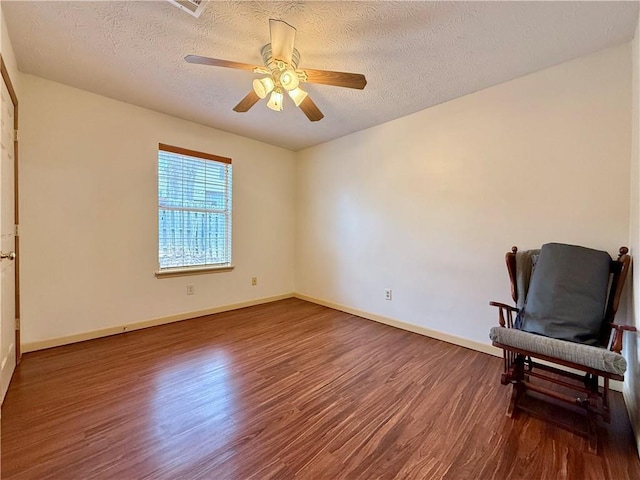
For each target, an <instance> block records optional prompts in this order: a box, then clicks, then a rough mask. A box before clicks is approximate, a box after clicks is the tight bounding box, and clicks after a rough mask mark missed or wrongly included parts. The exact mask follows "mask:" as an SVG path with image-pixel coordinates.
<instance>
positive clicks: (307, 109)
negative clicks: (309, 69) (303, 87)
mask: <svg viewBox="0 0 640 480" xmlns="http://www.w3.org/2000/svg"><path fill="white" fill-rule="evenodd" d="M300 110H302V111H303V112H304V114H305V115H306V116H307V118H308V119H309V120H311V121H312V122H317V121H318V120H322V119H323V118H324V114H323V113H322V112H321V111H320V109H319V108H318V106H317V105H316V104H315V103H314V102H313V100H311V97H309V96H308V95H307V96H306V98H305V99H304V100H303V101H302V103H300Z"/></svg>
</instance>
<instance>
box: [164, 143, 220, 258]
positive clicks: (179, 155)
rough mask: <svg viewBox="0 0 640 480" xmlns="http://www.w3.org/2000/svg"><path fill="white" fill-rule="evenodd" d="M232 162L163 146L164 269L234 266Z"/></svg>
mask: <svg viewBox="0 0 640 480" xmlns="http://www.w3.org/2000/svg"><path fill="white" fill-rule="evenodd" d="M231 184H232V170H231V160H230V159H228V158H224V157H217V156H215V155H210V154H205V153H201V152H195V151H192V150H186V149H182V148H179V147H172V146H170V145H163V144H160V146H159V150H158V260H159V263H160V270H163V269H171V268H184V267H202V266H230V265H231V218H232V215H231V190H232V188H231Z"/></svg>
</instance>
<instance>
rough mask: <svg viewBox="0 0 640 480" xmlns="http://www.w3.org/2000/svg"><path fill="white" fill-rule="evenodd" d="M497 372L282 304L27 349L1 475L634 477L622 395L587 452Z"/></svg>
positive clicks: (8, 410)
mask: <svg viewBox="0 0 640 480" xmlns="http://www.w3.org/2000/svg"><path fill="white" fill-rule="evenodd" d="M501 362H502V360H501V359H499V358H495V357H491V356H489V355H485V354H482V353H478V352H474V351H472V350H467V349H465V348H461V347H457V346H454V345H450V344H447V343H443V342H439V341H437V340H432V339H429V338H426V337H422V336H420V335H417V334H413V333H409V332H405V331H402V330H397V329H394V328H391V327H387V326H385V325H381V324H377V323H375V322H371V321H368V320H364V319H362V318H359V317H354V316H352V315H349V314H346V313H342V312H338V311H335V310H331V309H328V308H325V307H321V306H318V305H314V304H311V303H307V302H304V301H301V300H297V299H289V300H283V301H280V302H275V303H272V304H267V305H261V306H257V307H251V308H246V309H242V310H236V311H233V312H227V313H222V314H218V315H213V316H209V317H202V318H199V319H195V320H189V321H185V322H179V323H174V324H170V325H165V326H162V327H155V328H151V329H147V330H141V331H136V332H131V333H127V334H123V335H117V336H113V337H109V338H104V339H98V340H92V341H88V342H83V343H78V344H75V345H70V346H65V347H59V348H55V349H50V350H44V351H40V352H35V353H30V354H27V355H25V356H24V357H23V361H22V364H21V365H20V367H19V368H18V369H17V371H16V373H15V375H14V378H13V381H12V384H11V387H10V389H9V392H8V395H7V398H6V400H5V403H4V406H3V408H2V478H3V479H63V480H71V479H83V480H84V479H89V478H98V479H117V480H127V479H154V480H156V479H259V480H262V479H268V478H277V479H289V478H305V479H307V478H308V479H338V478H349V479H351V478H354V479H355V478H376V479H377V478H405V479H439V478H444V479H485V478H486V479H490V478H495V479H506V478H510V479H516V478H518V479H520V478H544V479H552V478H553V479H555V478H579V479H583V478H594V479H596V478H597V479H605V478H610V479H616V480H621V479H625V478H628V479H638V478H640V461H639V460H638V457H637V453H636V450H635V445H634V443H633V437H632V432H631V427H630V425H629V420H628V418H627V414H626V410H625V408H624V404H623V401H622V398H621V395H620V394H618V393H615V395H614V398H613V399H612V414H613V415H612V416H613V418H612V423H611V424H610V425H605V424H602V425H601V427H600V428H601V430H600V440H601V443H600V453H599V455H597V456H596V455H591V454H589V453H588V450H587V445H586V441H585V439H584V438H582V437H579V436H576V435H574V434H572V433H570V432H568V431H566V430H564V429H561V428H558V427H556V426H553V425H550V424H547V423H544V422H542V421H539V420H537V419H536V418H533V417H531V416H528V415H525V414H522V415H520V416H518V417H517V418H516V419H515V420H510V419H508V418H506V417H505V415H504V412H505V409H506V406H507V395H508V393H509V388H507V387H504V386H502V385H500V381H499V379H500V371H501Z"/></svg>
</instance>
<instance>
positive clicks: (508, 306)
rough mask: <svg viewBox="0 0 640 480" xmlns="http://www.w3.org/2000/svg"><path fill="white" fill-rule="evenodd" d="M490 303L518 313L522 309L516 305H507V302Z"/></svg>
mask: <svg viewBox="0 0 640 480" xmlns="http://www.w3.org/2000/svg"><path fill="white" fill-rule="evenodd" d="M489 305H491V306H492V307H498V308H504V309H505V310H509V311H511V312H515V313H518V312H519V311H520V310H518V309H517V308H516V307H512V306H511V305H507V304H506V303H500V302H489Z"/></svg>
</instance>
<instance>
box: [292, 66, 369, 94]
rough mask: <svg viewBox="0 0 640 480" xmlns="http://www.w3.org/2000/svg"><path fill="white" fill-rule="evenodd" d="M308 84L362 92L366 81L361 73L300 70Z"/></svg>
mask: <svg viewBox="0 0 640 480" xmlns="http://www.w3.org/2000/svg"><path fill="white" fill-rule="evenodd" d="M302 71H303V72H304V73H305V74H306V77H307V79H306V80H305V81H306V82H309V83H320V84H322V85H334V86H336V87H347V88H357V89H358V90H362V89H363V88H364V87H365V86H366V85H367V79H366V78H365V76H364V75H362V74H361V73H346V72H330V71H328V70H311V69H307V68H305V69H304V70H302Z"/></svg>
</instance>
